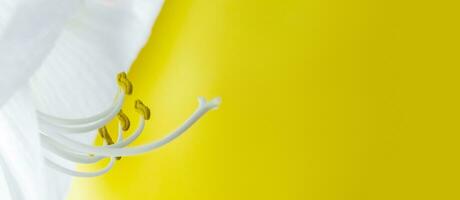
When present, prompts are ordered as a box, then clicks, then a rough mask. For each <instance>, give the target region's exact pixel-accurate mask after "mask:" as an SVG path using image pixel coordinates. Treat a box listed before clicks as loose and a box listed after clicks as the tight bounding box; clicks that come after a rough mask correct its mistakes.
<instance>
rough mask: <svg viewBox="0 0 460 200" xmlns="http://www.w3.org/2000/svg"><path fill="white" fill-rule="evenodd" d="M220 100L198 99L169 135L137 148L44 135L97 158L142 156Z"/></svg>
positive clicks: (170, 138)
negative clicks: (111, 146)
mask: <svg viewBox="0 0 460 200" xmlns="http://www.w3.org/2000/svg"><path fill="white" fill-rule="evenodd" d="M220 102H221V100H220V98H215V99H213V100H211V101H209V102H206V100H205V99H204V98H203V97H200V98H199V107H198V109H197V110H196V111H195V112H194V113H193V114H192V115H191V116H190V117H189V118H188V119H187V120H186V121H185V122H184V123H183V124H182V126H180V127H179V128H177V129H176V130H175V131H173V132H172V133H170V134H169V135H167V136H165V137H164V138H162V139H160V140H158V141H155V142H151V143H149V144H146V145H141V146H137V147H127V148H110V147H94V146H91V145H85V144H81V143H78V142H76V141H73V140H70V139H68V138H66V137H65V136H63V135H61V134H59V133H55V132H52V131H50V132H47V133H46V134H47V135H48V136H50V139H51V140H55V141H56V142H57V143H60V144H62V145H63V146H66V147H67V148H69V149H72V150H73V151H75V152H80V153H86V154H94V155H98V156H108V157H118V156H132V155H138V154H142V153H145V152H148V151H151V150H154V149H156V148H158V147H161V146H163V145H165V144H167V143H169V142H170V141H172V140H174V139H175V138H177V137H179V136H180V135H182V133H184V132H185V131H186V130H187V129H189V128H190V127H191V126H192V125H193V124H194V123H195V122H196V121H198V120H199V119H200V118H201V117H202V116H203V115H204V114H206V113H207V112H208V111H209V110H211V109H214V108H216V107H217V106H218V105H219V104H220Z"/></svg>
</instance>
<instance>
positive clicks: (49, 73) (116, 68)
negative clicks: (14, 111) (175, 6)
mask: <svg viewBox="0 0 460 200" xmlns="http://www.w3.org/2000/svg"><path fill="white" fill-rule="evenodd" d="M162 3H163V2H162V1H159V0H129V1H128V0H88V1H84V3H83V4H82V5H81V6H80V8H79V10H78V11H77V14H76V15H75V16H73V17H72V18H71V19H70V20H69V23H68V24H67V25H66V27H65V29H64V31H63V32H62V34H61V36H60V37H59V39H58V41H57V43H56V46H55V48H54V49H53V50H52V52H51V53H50V55H49V56H48V58H47V59H46V60H45V62H44V63H43V65H42V67H41V68H40V69H39V70H38V71H37V73H36V74H35V75H34V77H33V78H32V82H31V86H32V88H33V90H34V92H35V97H36V102H37V107H38V109H40V110H41V111H44V112H46V113H49V114H52V115H56V116H61V117H65V118H78V117H85V116H90V115H92V114H94V113H96V112H98V111H102V110H104V109H105V108H107V107H109V106H110V105H111V104H112V102H113V99H114V96H115V95H116V92H117V90H118V86H117V84H116V75H117V73H119V72H122V71H127V70H128V69H129V67H130V66H131V64H132V63H133V61H134V59H135V58H136V57H137V54H138V52H139V51H140V49H141V48H142V47H143V46H144V45H145V43H146V41H147V39H148V37H149V35H150V30H151V28H152V25H153V22H154V20H155V18H156V17H157V15H158V14H159V11H160V9H161V6H162Z"/></svg>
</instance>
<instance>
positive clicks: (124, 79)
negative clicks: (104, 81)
mask: <svg viewBox="0 0 460 200" xmlns="http://www.w3.org/2000/svg"><path fill="white" fill-rule="evenodd" d="M117 83H118V85H119V86H120V87H121V88H122V89H123V91H124V92H125V93H126V94H127V95H131V94H132V93H133V84H132V83H131V81H130V80H129V79H128V76H127V75H126V73H125V72H121V73H119V74H118V75H117Z"/></svg>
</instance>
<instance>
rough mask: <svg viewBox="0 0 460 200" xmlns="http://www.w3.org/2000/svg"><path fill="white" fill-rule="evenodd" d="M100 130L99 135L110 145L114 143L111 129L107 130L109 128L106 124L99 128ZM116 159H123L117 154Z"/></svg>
mask: <svg viewBox="0 0 460 200" xmlns="http://www.w3.org/2000/svg"><path fill="white" fill-rule="evenodd" d="M98 131H99V135H100V136H101V137H102V139H104V140H105V141H106V142H107V144H108V145H109V146H110V145H113V144H114V142H113V140H112V137H110V134H109V131H107V128H106V127H105V126H104V127H102V128H99V129H98ZM116 159H117V160H121V157H120V156H117V157H116Z"/></svg>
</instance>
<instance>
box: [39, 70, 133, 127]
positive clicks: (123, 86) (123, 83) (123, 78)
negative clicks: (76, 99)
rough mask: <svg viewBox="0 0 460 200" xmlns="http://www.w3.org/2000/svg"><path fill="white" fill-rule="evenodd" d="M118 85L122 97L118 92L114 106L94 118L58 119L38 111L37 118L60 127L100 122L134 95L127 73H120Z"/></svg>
mask: <svg viewBox="0 0 460 200" xmlns="http://www.w3.org/2000/svg"><path fill="white" fill-rule="evenodd" d="M117 83H118V85H119V87H120V90H121V95H120V92H118V93H117V95H116V96H115V98H114V103H113V105H112V106H110V107H109V108H107V109H106V110H104V111H102V112H100V113H98V114H95V115H93V116H90V117H86V118H76V119H69V118H61V117H56V116H52V115H49V114H47V113H44V112H41V111H37V117H38V118H39V120H40V122H45V123H48V124H55V125H58V126H59V125H82V124H87V123H91V122H94V121H97V120H100V119H101V118H103V117H104V116H107V115H109V114H110V113H111V112H112V111H113V110H117V109H118V110H119V108H118V107H120V108H121V105H123V100H124V95H125V94H127V95H131V94H132V91H133V85H132V83H131V81H130V80H129V79H128V78H127V75H126V73H125V72H122V73H119V74H118V75H117ZM120 99H122V101H121V102H120Z"/></svg>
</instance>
